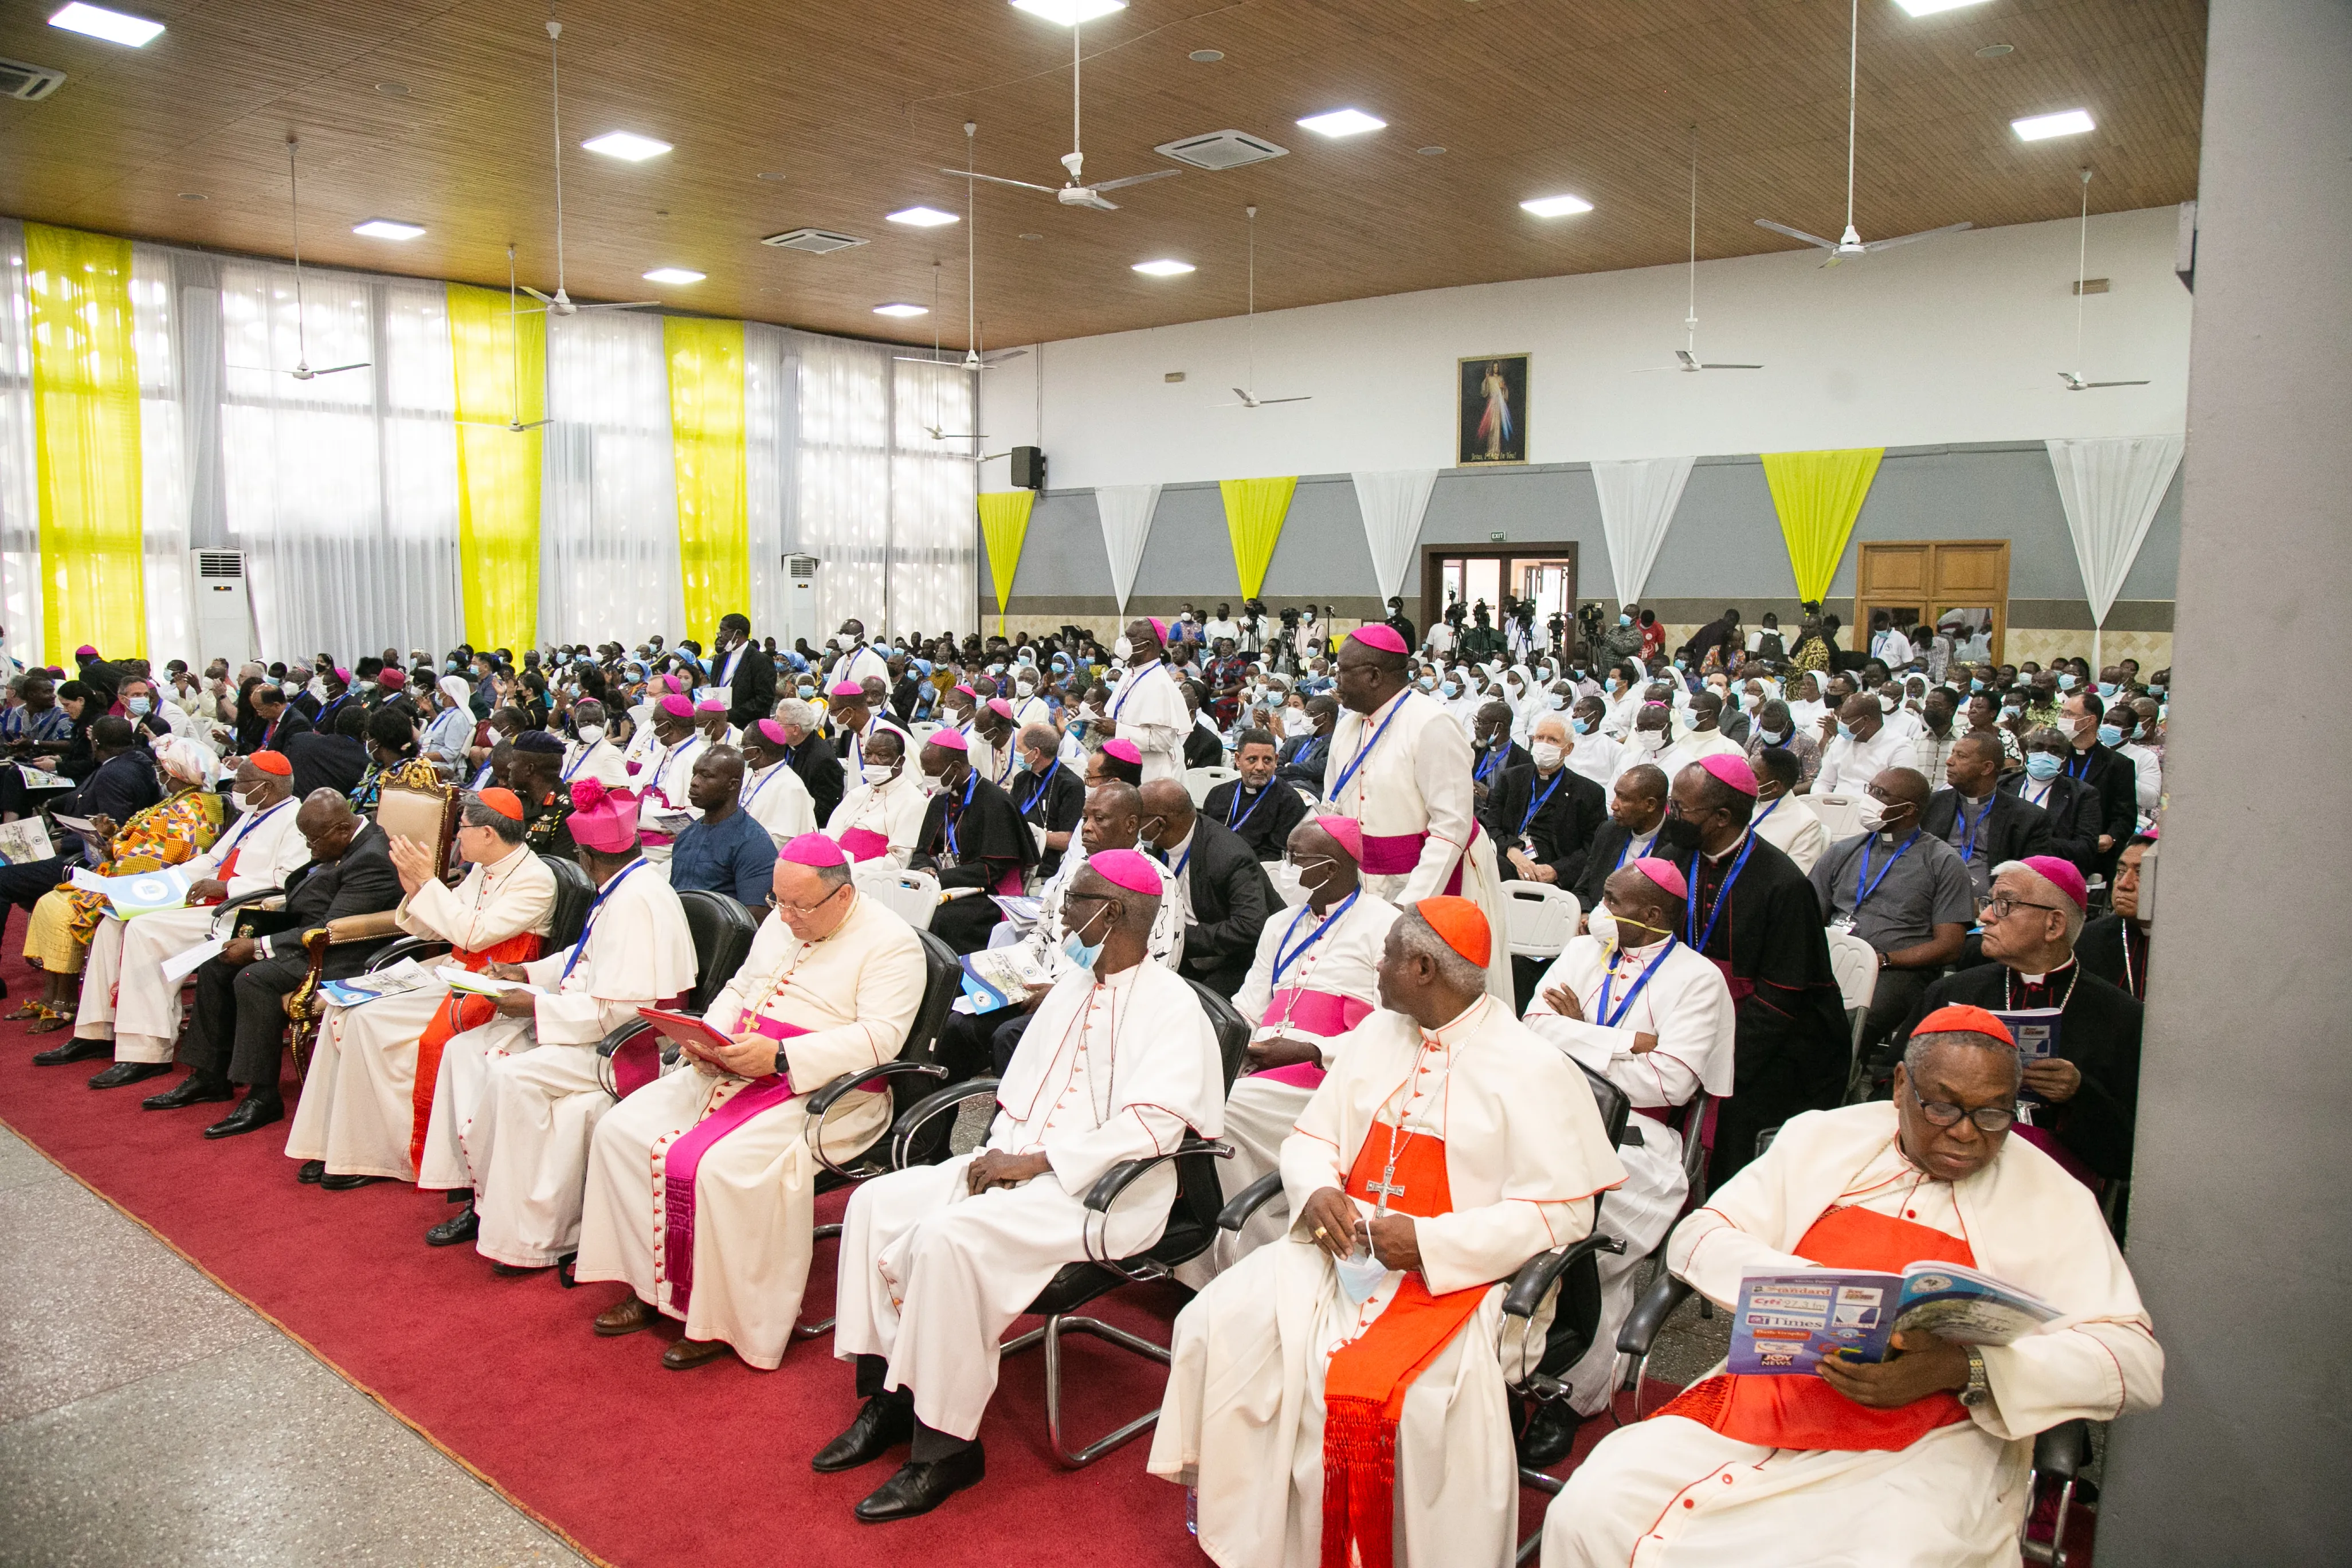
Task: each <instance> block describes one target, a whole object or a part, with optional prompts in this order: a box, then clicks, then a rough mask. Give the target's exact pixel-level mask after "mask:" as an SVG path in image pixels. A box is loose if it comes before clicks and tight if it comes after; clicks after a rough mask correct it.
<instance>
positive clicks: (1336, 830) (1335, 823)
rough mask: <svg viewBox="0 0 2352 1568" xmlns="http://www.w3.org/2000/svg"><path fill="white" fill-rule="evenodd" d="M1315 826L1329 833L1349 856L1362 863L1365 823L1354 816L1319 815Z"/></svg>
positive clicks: (1359, 863)
mask: <svg viewBox="0 0 2352 1568" xmlns="http://www.w3.org/2000/svg"><path fill="white" fill-rule="evenodd" d="M1315 826H1318V827H1319V828H1321V829H1322V830H1323V831H1324V832H1326V833H1328V834H1329V835H1330V836H1331V837H1332V839H1333V841H1334V842H1336V843H1337V844H1338V845H1339V847H1340V848H1342V849H1345V850H1346V851H1347V852H1348V858H1349V859H1351V860H1353V861H1355V862H1356V863H1357V864H1358V865H1361V864H1362V863H1363V859H1364V825H1363V824H1362V823H1360V822H1358V821H1357V820H1356V819H1355V818H1354V817H1352V816H1318V817H1317V818H1316V819H1315Z"/></svg>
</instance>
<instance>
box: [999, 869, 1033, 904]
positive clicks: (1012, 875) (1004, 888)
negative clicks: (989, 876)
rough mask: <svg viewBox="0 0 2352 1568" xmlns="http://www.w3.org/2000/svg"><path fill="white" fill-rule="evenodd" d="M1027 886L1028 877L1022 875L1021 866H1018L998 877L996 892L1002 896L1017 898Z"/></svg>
mask: <svg viewBox="0 0 2352 1568" xmlns="http://www.w3.org/2000/svg"><path fill="white" fill-rule="evenodd" d="M1027 886H1028V882H1027V879H1024V877H1023V876H1022V875H1021V868H1020V867H1018V866H1015V867H1013V868H1012V869H1011V870H1009V871H1007V872H1005V873H1004V875H1003V876H1002V877H999V878H998V879H996V892H997V896H998V897H1000V898H1006V899H1017V898H1019V897H1020V896H1021V894H1022V890H1023V889H1024V888H1026V887H1027Z"/></svg>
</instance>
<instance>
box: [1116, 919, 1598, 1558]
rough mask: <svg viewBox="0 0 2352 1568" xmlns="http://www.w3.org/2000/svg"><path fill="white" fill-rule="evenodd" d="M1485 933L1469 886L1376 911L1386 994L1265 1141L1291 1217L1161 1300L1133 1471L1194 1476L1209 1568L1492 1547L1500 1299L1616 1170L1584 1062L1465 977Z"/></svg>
mask: <svg viewBox="0 0 2352 1568" xmlns="http://www.w3.org/2000/svg"><path fill="white" fill-rule="evenodd" d="M1491 945H1492V944H1491V942H1490V939H1489V936H1488V932H1487V929H1486V920H1485V918H1484V917H1483V916H1481V915H1480V914H1479V912H1478V910H1477V909H1476V907H1475V905H1473V904H1471V903H1470V902H1469V901H1468V900H1464V899H1454V898H1442V897H1441V898H1433V899H1424V900H1422V901H1421V902H1420V903H1419V904H1416V905H1414V906H1413V907H1412V909H1409V910H1405V911H1403V912H1402V914H1401V915H1399V916H1398V918H1397V921H1396V923H1395V924H1394V925H1392V926H1391V927H1390V928H1389V935H1388V941H1387V944H1386V946H1385V948H1384V949H1383V951H1382V952H1381V969H1380V988H1381V1002H1382V1004H1383V1005H1385V1006H1386V1007H1387V1008H1388V1009H1389V1010H1388V1011H1385V1012H1381V1013H1378V1014H1375V1015H1373V1016H1371V1017H1370V1018H1369V1019H1367V1020H1366V1021H1365V1022H1364V1023H1363V1024H1362V1025H1361V1026H1360V1027H1358V1028H1357V1029H1356V1031H1355V1032H1354V1033H1353V1034H1352V1035H1351V1036H1349V1038H1348V1040H1347V1043H1346V1044H1345V1045H1344V1046H1343V1047H1341V1049H1340V1052H1339V1059H1338V1060H1337V1061H1336V1062H1335V1063H1334V1064H1333V1065H1332V1068H1331V1072H1330V1076H1329V1077H1328V1078H1326V1079H1324V1080H1323V1084H1322V1087H1321V1088H1320V1089H1317V1090H1316V1092H1315V1098H1314V1099H1313V1100H1311V1101H1309V1102H1308V1104H1307V1111H1306V1114H1305V1115H1303V1116H1301V1117H1300V1118H1299V1120H1298V1131H1296V1132H1294V1133H1292V1134H1291V1135H1290V1138H1289V1140H1288V1141H1287V1142H1285V1143H1284V1144H1283V1146H1282V1180H1283V1187H1284V1189H1285V1191H1286V1193H1287V1194H1289V1198H1290V1211H1291V1213H1292V1214H1293V1215H1296V1216H1297V1218H1296V1220H1295V1222H1294V1223H1293V1225H1292V1226H1291V1229H1290V1233H1289V1235H1288V1236H1286V1237H1284V1238H1283V1239H1282V1240H1279V1241H1276V1242H1275V1243H1273V1244H1271V1245H1269V1246H1266V1247H1260V1248H1259V1249H1258V1250H1257V1251H1255V1252H1254V1253H1252V1254H1250V1256H1248V1257H1247V1258H1243V1259H1242V1260H1241V1262H1240V1263H1238V1264H1236V1265H1234V1268H1232V1269H1230V1270H1228V1271H1227V1272H1226V1273H1224V1274H1223V1275H1222V1276H1220V1277H1219V1278H1218V1279H1216V1280H1215V1281H1213V1283H1212V1284H1211V1285H1210V1286H1209V1288H1208V1289H1205V1290H1203V1291H1202V1292H1201V1294H1200V1295H1198V1296H1196V1297H1195V1298H1193V1300H1192V1304H1191V1305H1190V1306H1188V1307H1186V1308H1185V1309H1184V1310H1183V1311H1182V1312H1181V1313H1180V1314H1178V1316H1177V1319H1176V1340H1175V1345H1174V1360H1173V1363H1172V1364H1171V1366H1170V1368H1169V1373H1168V1394H1167V1398H1166V1400H1165V1402H1164V1403H1163V1404H1162V1405H1161V1406H1160V1426H1159V1429H1158V1431H1157V1432H1155V1433H1154V1434H1153V1437H1152V1444H1151V1458H1150V1462H1149V1463H1150V1470H1151V1473H1152V1474H1153V1475H1155V1476H1159V1477H1160V1478H1162V1479H1166V1480H1171V1481H1175V1482H1178V1483H1180V1484H1181V1485H1185V1486H1192V1487H1195V1488H1197V1489H1198V1490H1199V1494H1200V1496H1199V1505H1200V1506H1199V1524H1200V1542H1201V1549H1202V1551H1203V1552H1207V1553H1208V1554H1209V1556H1210V1558H1211V1559H1212V1560H1213V1561H1214V1562H1216V1563H1220V1564H1222V1565H1223V1568H1276V1565H1277V1564H1280V1565H1282V1568H1312V1565H1313V1564H1315V1563H1357V1562H1359V1561H1360V1562H1361V1563H1364V1564H1367V1565H1375V1564H1377V1565H1380V1568H1386V1565H1387V1564H1389V1563H1391V1562H1396V1563H1444V1564H1447V1565H1449V1568H1454V1565H1462V1568H1504V1565H1505V1564H1507V1563H1509V1562H1510V1560H1511V1540H1512V1535H1513V1526H1514V1524H1515V1523H1516V1521H1517V1517H1518V1508H1517V1496H1518V1467H1517V1460H1516V1459H1515V1458H1514V1456H1513V1453H1512V1448H1511V1422H1510V1415H1509V1411H1508V1408H1507V1404H1508V1401H1507V1391H1506V1389H1505V1386H1504V1381H1503V1370H1502V1363H1501V1361H1500V1350H1499V1346H1498V1342H1497V1341H1498V1334H1499V1331H1500V1327H1501V1322H1502V1298H1503V1293H1504V1290H1505V1289H1506V1287H1507V1283H1508V1281H1509V1279H1510V1278H1511V1276H1512V1275H1513V1274H1515V1273H1517V1270H1518V1269H1519V1268H1520V1267H1521V1265H1523V1264H1525V1263H1526V1262H1527V1260H1528V1259H1529V1258H1533V1257H1535V1256H1536V1255H1537V1254H1538V1253H1541V1252H1548V1251H1550V1250H1552V1249H1554V1248H1557V1247H1565V1246H1567V1245H1568V1244H1569V1243H1570V1242H1572V1241H1575V1240H1577V1239H1579V1238H1580V1237H1583V1236H1585V1235H1586V1234H1588V1233H1589V1232H1590V1231H1591V1226H1592V1214H1593V1206H1594V1205H1593V1199H1594V1195H1595V1194H1597V1193H1600V1192H1601V1191H1603V1190H1605V1189H1607V1188H1610V1187H1613V1186H1615V1185H1616V1184H1618V1183H1620V1182H1622V1181H1623V1180H1624V1179H1625V1172H1624V1168H1623V1167H1622V1166H1621V1165H1620V1164H1618V1163H1617V1157H1616V1154H1615V1152H1613V1151H1612V1149H1611V1148H1610V1146H1609V1134H1608V1132H1607V1131H1606V1130H1605V1129H1604V1128H1603V1127H1602V1126H1601V1116H1600V1112H1599V1111H1598V1110H1595V1109H1594V1107H1593V1103H1592V1091H1591V1089H1589V1088H1588V1087H1586V1085H1585V1081H1584V1076H1583V1074H1581V1073H1580V1072H1579V1071H1578V1070H1577V1069H1576V1068H1575V1066H1574V1065H1573V1064H1572V1063H1570V1062H1569V1061H1567V1060H1566V1059H1564V1058H1562V1057H1561V1055H1560V1054H1559V1051H1557V1050H1555V1049H1554V1048H1553V1047H1550V1046H1548V1045H1546V1044H1545V1043H1544V1042H1543V1041H1541V1040H1539V1039H1538V1038H1537V1037H1535V1036H1534V1035H1532V1034H1530V1033H1528V1030H1527V1029H1526V1028H1525V1027H1524V1026H1521V1025H1520V1024H1519V1022H1518V1021H1517V1019H1515V1018H1513V1017H1512V1016H1511V1014H1510V1008H1509V1007H1508V1006H1507V1005H1506V1004H1504V1003H1501V1002H1497V1001H1496V999H1495V998H1494V997H1493V996H1491V995H1489V994H1487V993H1486V980H1485V976H1484V974H1483V973H1482V971H1483V970H1484V969H1485V967H1486V961H1487V959H1488V958H1489V957H1490V956H1491V952H1490V949H1491ZM1351 1254H1353V1255H1355V1256H1356V1257H1357V1258H1359V1259H1360V1266H1359V1265H1350V1266H1349V1267H1350V1272H1349V1274H1347V1275H1345V1276H1343V1275H1342V1274H1340V1273H1339V1269H1338V1268H1335V1263H1337V1261H1338V1260H1339V1259H1341V1258H1349V1256H1350V1255H1351ZM1391 1456H1393V1458H1392V1460H1391ZM1383 1470H1388V1471H1391V1472H1392V1474H1391V1475H1390V1476H1384V1475H1383V1474H1382V1471H1383ZM1334 1529H1340V1530H1345V1531H1346V1532H1347V1539H1345V1540H1344V1541H1330V1542H1327V1541H1326V1540H1325V1533H1326V1531H1328V1530H1334Z"/></svg>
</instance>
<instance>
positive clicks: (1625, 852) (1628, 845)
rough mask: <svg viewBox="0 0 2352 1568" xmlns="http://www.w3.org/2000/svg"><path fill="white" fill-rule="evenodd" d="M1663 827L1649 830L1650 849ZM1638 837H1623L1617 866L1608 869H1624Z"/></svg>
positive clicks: (1654, 844)
mask: <svg viewBox="0 0 2352 1568" xmlns="http://www.w3.org/2000/svg"><path fill="white" fill-rule="evenodd" d="M1563 771H1565V770H1563ZM1665 826H1666V825H1665V824H1664V822H1661V823H1659V824H1658V826H1655V827H1653V828H1652V829H1650V847H1651V848H1653V849H1655V848H1656V847H1658V835H1659V834H1660V833H1662V832H1664V830H1665ZM1636 837H1640V836H1639V835H1638V834H1633V833H1629V834H1627V835H1626V836H1625V842H1624V843H1622V844H1620V845H1619V846H1618V847H1617V864H1615V865H1614V866H1612V867H1610V868H1609V869H1610V870H1611V871H1612V872H1614V871H1622V870H1623V869H1624V868H1625V862H1626V861H1627V860H1628V859H1629V858H1633V840H1634V839H1635V838H1636Z"/></svg>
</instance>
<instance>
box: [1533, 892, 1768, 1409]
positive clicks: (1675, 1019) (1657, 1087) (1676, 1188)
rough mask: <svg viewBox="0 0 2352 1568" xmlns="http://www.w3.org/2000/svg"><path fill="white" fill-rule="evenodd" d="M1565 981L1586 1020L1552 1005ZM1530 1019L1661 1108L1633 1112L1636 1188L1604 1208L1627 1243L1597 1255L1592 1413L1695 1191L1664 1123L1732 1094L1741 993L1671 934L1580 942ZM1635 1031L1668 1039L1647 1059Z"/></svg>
mask: <svg viewBox="0 0 2352 1568" xmlns="http://www.w3.org/2000/svg"><path fill="white" fill-rule="evenodd" d="M1662 950H1663V952H1662ZM1652 963H1656V964H1657V967H1656V968H1655V969H1654V970H1652V969H1651V968H1650V966H1651V964H1652ZM1645 972H1647V973H1648V974H1649V978H1648V979H1647V980H1646V981H1644V980H1643V973H1645ZM1603 984H1606V985H1607V986H1608V996H1607V998H1606V1006H1605V1009H1604V1006H1603V998H1602V995H1601V987H1602V985H1603ZM1555 985H1566V986H1567V987H1568V988H1569V989H1570V991H1572V992H1574V993H1575V994H1576V1000H1577V1005H1578V1006H1579V1007H1580V1009H1581V1010H1582V1012H1583V1014H1584V1016H1583V1017H1582V1018H1565V1017H1562V1016H1560V1015H1559V1013H1557V1012H1555V1011H1554V1010H1553V1008H1552V1005H1551V1004H1550V1003H1549V1002H1547V1001H1545V1000H1544V993H1545V992H1547V991H1549V990H1550V989H1551V988H1552V987H1553V986H1555ZM1629 998H1630V1000H1629ZM1604 1020H1610V1021H1604ZM1526 1023H1527V1026H1528V1028H1530V1029H1533V1030H1534V1031H1535V1032H1536V1033H1537V1034H1538V1035H1539V1036H1541V1037H1543V1038H1545V1039H1547V1040H1549V1041H1550V1042H1551V1043H1552V1044H1553V1045H1555V1046H1558V1047H1559V1048H1560V1049H1561V1050H1562V1051H1563V1052H1565V1053H1567V1055H1568V1056H1569V1057H1570V1058H1571V1059H1572V1060H1574V1061H1575V1062H1576V1063H1577V1064H1578V1065H1579V1066H1580V1067H1582V1068H1586V1069H1587V1070H1589V1071H1591V1073H1593V1074H1594V1075H1595V1076H1597V1077H1600V1078H1605V1079H1608V1080H1609V1081H1610V1082H1611V1083H1613V1084H1615V1085H1616V1086H1617V1087H1618V1088H1619V1089H1623V1090H1624V1091H1625V1098H1626V1100H1627V1101H1628V1102H1629V1103H1630V1104H1632V1106H1633V1109H1634V1110H1635V1111H1636V1112H1637V1113H1638V1112H1643V1111H1649V1112H1655V1113H1657V1114H1654V1115H1642V1114H1636V1115H1634V1116H1633V1118H1631V1119H1630V1120H1631V1124H1632V1125H1633V1127H1635V1128H1637V1129H1639V1130H1640V1132H1641V1135H1642V1141H1641V1142H1640V1143H1638V1144H1633V1143H1630V1142H1629V1143H1628V1144H1626V1145H1625V1146H1622V1147H1621V1148H1619V1149H1618V1151H1617V1159H1618V1163H1621V1164H1622V1165H1623V1166H1624V1167H1625V1184H1624V1185H1623V1186H1622V1187H1619V1188H1618V1189H1617V1190H1616V1191H1614V1192H1612V1193H1611V1194H1609V1197H1608V1200H1607V1201H1606V1202H1604V1203H1603V1204H1602V1205H1601V1222H1600V1223H1601V1230H1602V1231H1604V1232H1606V1233H1607V1234H1608V1235H1611V1236H1613V1237H1617V1238H1618V1239H1619V1240H1621V1241H1622V1242H1623V1243H1624V1244H1625V1250H1624V1251H1623V1252H1622V1253H1607V1252H1604V1253H1601V1255H1600V1256H1599V1257H1598V1258H1595V1259H1594V1261H1595V1262H1596V1263H1598V1264H1599V1265H1600V1268H1601V1327H1600V1330H1599V1331H1598V1332H1596V1333H1595V1334H1594V1335H1593V1337H1592V1348H1591V1351H1589V1352H1586V1354H1585V1357H1584V1359H1583V1360H1581V1361H1580V1362H1578V1363H1576V1365H1575V1367H1574V1368H1573V1369H1572V1370H1571V1372H1570V1377H1569V1400H1570V1404H1571V1405H1573V1406H1574V1407H1575V1408H1576V1410H1577V1411H1578V1412H1579V1413H1580V1414H1581V1415H1593V1414H1594V1413H1596V1412H1597V1411H1599V1410H1600V1409H1601V1406H1602V1405H1607V1404H1608V1403H1609V1394H1610V1384H1612V1382H1613V1381H1614V1373H1615V1372H1616V1370H1617V1331H1618V1329H1619V1328H1621V1327H1622V1326H1623V1324H1624V1321H1625V1316H1626V1314H1627V1313H1629V1312H1631V1311H1632V1310H1633V1279H1634V1276H1635V1274H1636V1273H1638V1272H1639V1270H1640V1268H1641V1267H1642V1261H1643V1259H1644V1258H1647V1257H1649V1255H1650V1254H1651V1253H1652V1252H1654V1251H1655V1250H1656V1249H1657V1246H1658V1243H1660V1242H1662V1241H1664V1239H1665V1238H1666V1231H1667V1229H1668V1227H1670V1226H1673V1224H1674V1223H1675V1219H1676V1218H1677V1217H1679V1216H1680V1215H1681V1214H1682V1212H1683V1202H1684V1200H1685V1198H1686V1197H1687V1196H1688V1195H1689V1193H1690V1183H1689V1181H1688V1180H1687V1179H1686V1178H1685V1176H1684V1174H1683V1140H1682V1134H1681V1133H1680V1132H1678V1131H1675V1128H1673V1127H1672V1126H1670V1125H1668V1123H1667V1122H1666V1121H1665V1120H1664V1118H1665V1116H1666V1115H1667V1114H1669V1113H1671V1112H1672V1111H1673V1110H1674V1109H1675V1107H1677V1106H1681V1105H1685V1104H1687V1103H1689V1101H1690V1100H1691V1099H1692V1098H1693V1097H1694V1096H1696V1095H1697V1094H1699V1093H1700V1092H1701V1091H1702V1090H1703V1091H1705V1092H1706V1093H1708V1094H1713V1095H1726V1094H1729V1093H1730V1092H1731V1066H1732V1062H1731V1034H1732V1027H1733V1009H1732V1005H1731V988H1730V987H1729V986H1727V985H1726V984H1724V980H1723V972H1722V971H1721V970H1719V969H1717V967H1716V966H1715V965H1714V964H1713V963H1710V962H1709V961H1708V960H1707V959H1706V958H1705V957H1703V956H1701V955H1700V954H1698V953H1696V952H1692V951H1691V950H1690V948H1689V947H1688V946H1687V945H1685V943H1683V942H1675V941H1673V940H1672V939H1671V938H1669V939H1667V941H1665V942H1653V943H1651V944H1650V945H1649V946H1647V947H1638V948H1630V949H1627V950H1625V951H1622V952H1612V951H1611V950H1610V949H1607V948H1604V947H1602V946H1601V942H1599V940H1598V939H1597V938H1594V937H1591V936H1580V937H1571V938H1570V940H1569V943H1568V946H1567V947H1565V948H1563V949H1562V950H1561V951H1560V955H1559V958H1557V959H1555V960H1554V961H1553V962H1552V965H1551V967H1550V968H1549V969H1548V970H1546V971H1545V972H1544V977H1543V979H1542V980H1541V981H1539V982H1538V983H1537V985H1536V994H1535V1000H1534V1001H1533V1002H1531V1003H1530V1004H1528V1012H1527V1018H1526ZM1636 1035H1649V1036H1653V1037H1655V1039H1656V1040H1657V1045H1656V1046H1655V1047H1654V1048H1653V1049H1650V1050H1647V1051H1643V1052H1642V1053H1640V1054H1638V1055H1636V1054H1635V1052H1634V1050H1633V1037H1634V1036H1636Z"/></svg>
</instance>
